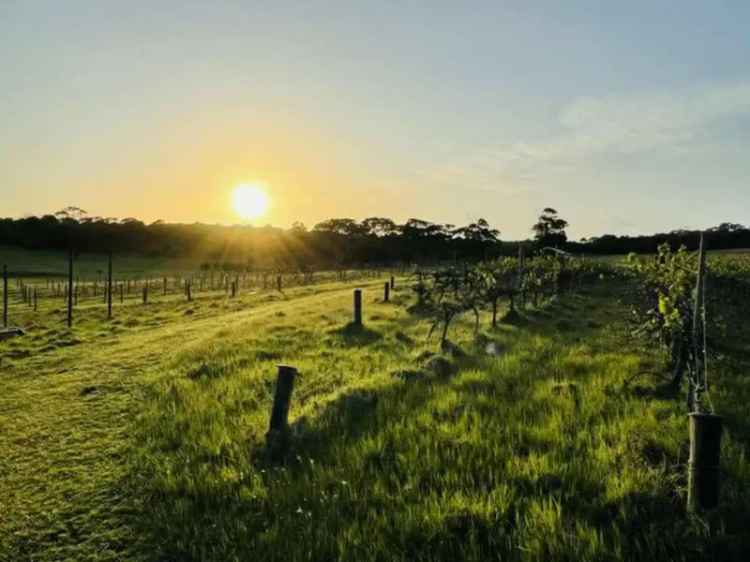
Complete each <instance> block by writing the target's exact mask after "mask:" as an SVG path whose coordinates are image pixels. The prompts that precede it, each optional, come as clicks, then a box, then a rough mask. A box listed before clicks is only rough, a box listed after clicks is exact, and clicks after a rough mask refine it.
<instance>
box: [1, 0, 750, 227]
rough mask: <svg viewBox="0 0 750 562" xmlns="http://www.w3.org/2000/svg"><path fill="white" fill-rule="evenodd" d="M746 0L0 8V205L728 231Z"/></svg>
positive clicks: (742, 217)
mask: <svg viewBox="0 0 750 562" xmlns="http://www.w3.org/2000/svg"><path fill="white" fill-rule="evenodd" d="M748 22H750V2H747V1H745V0H740V1H736V2H722V1H719V0H715V1H708V0H706V1H702V2H695V1H689V0H681V1H673V2H665V1H658V0H651V1H648V2H646V1H644V2H641V1H629V2H615V1H612V2H605V1H601V0H596V1H573V0H570V1H562V0H560V1H551V0H550V1H547V2H541V1H533V0H524V1H513V2H511V1H502V0H494V1H492V2H478V1H453V2H443V1H438V0H431V1H424V2H417V1H400V2H392V1H387V0H378V1H367V2H365V1H355V0H349V1H342V2H333V1H331V2H320V1H311V0H308V1H305V2H285V1H281V0H277V1H274V2H253V1H251V0H244V1H234V2H229V1H220V0H213V1H211V2H205V1H200V2H192V1H181V2H176V1H164V0H162V1H160V2H152V1H148V2H143V1H134V0H131V1H129V2H121V1H110V0H95V1H89V2H83V1H78V0H66V1H65V2H59V1H57V0H55V1H49V2H41V1H36V0H0V69H2V72H0V201H1V202H2V203H1V204H0V216H11V217H20V216H25V215H31V214H34V215H41V214H45V213H50V212H54V211H57V210H59V209H61V208H63V207H66V206H68V205H75V206H79V207H82V208H83V209H85V210H86V211H88V212H89V214H91V215H95V216H104V217H118V218H126V217H136V218H139V219H142V220H144V221H146V222H151V221H154V220H157V219H162V220H165V221H169V222H187V223H191V222H197V221H200V222H207V223H224V224H234V223H239V222H240V219H239V217H238V216H237V215H236V213H235V212H234V211H233V209H232V205H231V192H232V189H233V187H234V186H236V185H237V184H239V183H242V182H263V184H265V186H266V188H267V191H268V194H269V197H270V198H271V201H272V204H271V207H270V210H269V212H268V214H267V215H266V216H264V217H262V218H260V219H258V220H256V221H254V224H273V225H278V226H284V227H286V226H289V225H291V224H292V223H293V222H294V221H301V222H303V223H305V224H306V225H307V226H308V227H311V226H313V225H314V224H315V223H317V222H320V221H321V220H324V219H326V218H330V217H350V218H355V219H362V218H365V217H369V216H387V217H391V218H393V219H395V220H397V221H403V220H405V219H407V218H409V217H417V218H422V219H427V220H431V221H435V222H442V223H451V224H465V223H467V222H469V221H473V220H475V219H477V218H479V217H483V218H486V219H487V220H488V221H490V223H491V224H492V225H493V226H495V227H497V228H498V229H499V230H500V231H501V237H502V238H505V239H517V238H525V237H527V236H529V235H530V225H531V224H532V223H533V222H534V220H535V218H536V216H538V215H539V213H540V211H541V209H542V208H544V207H548V206H552V207H554V208H556V209H557V210H558V211H559V213H560V215H561V216H562V217H563V218H565V219H567V220H568V221H569V222H570V224H571V226H570V229H569V236H570V237H571V238H575V239H577V238H580V237H588V236H592V235H601V234H604V233H614V234H635V233H651V232H663V231H667V230H672V229H676V228H707V227H710V226H714V225H717V224H719V223H721V222H738V223H742V224H750V181H749V180H750V32H749V31H748Z"/></svg>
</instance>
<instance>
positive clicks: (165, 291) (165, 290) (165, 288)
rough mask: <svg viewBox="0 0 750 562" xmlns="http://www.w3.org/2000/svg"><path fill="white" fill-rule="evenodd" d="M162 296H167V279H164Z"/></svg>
mask: <svg viewBox="0 0 750 562" xmlns="http://www.w3.org/2000/svg"><path fill="white" fill-rule="evenodd" d="M164 296H165V297H166V296H167V278H166V277H165V278H164Z"/></svg>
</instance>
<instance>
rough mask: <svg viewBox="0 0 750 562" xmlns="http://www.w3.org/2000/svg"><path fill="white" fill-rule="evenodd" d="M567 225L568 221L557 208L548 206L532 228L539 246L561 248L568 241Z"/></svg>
mask: <svg viewBox="0 0 750 562" xmlns="http://www.w3.org/2000/svg"><path fill="white" fill-rule="evenodd" d="M567 227H568V221H566V220H564V219H561V218H560V217H559V216H558V215H557V211H556V210H555V209H553V208H551V207H547V208H545V209H544V210H543V211H542V214H541V215H540V216H539V220H538V221H537V222H536V223H535V224H534V226H532V227H531V230H532V231H533V232H534V240H536V243H537V245H538V246H539V247H541V248H543V247H545V246H550V247H553V248H560V247H562V246H564V245H565V242H567V241H568V236H567V235H566V234H565V229H566V228H567Z"/></svg>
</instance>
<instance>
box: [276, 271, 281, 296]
mask: <svg viewBox="0 0 750 562" xmlns="http://www.w3.org/2000/svg"><path fill="white" fill-rule="evenodd" d="M276 290H277V291H278V292H281V275H277V276H276Z"/></svg>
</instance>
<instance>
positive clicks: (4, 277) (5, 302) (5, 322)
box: [3, 265, 8, 328]
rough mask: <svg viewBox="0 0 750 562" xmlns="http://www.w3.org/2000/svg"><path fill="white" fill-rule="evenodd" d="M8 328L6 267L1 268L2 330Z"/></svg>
mask: <svg viewBox="0 0 750 562" xmlns="http://www.w3.org/2000/svg"><path fill="white" fill-rule="evenodd" d="M7 327H8V266H7V265H4V266H3V328H7Z"/></svg>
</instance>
